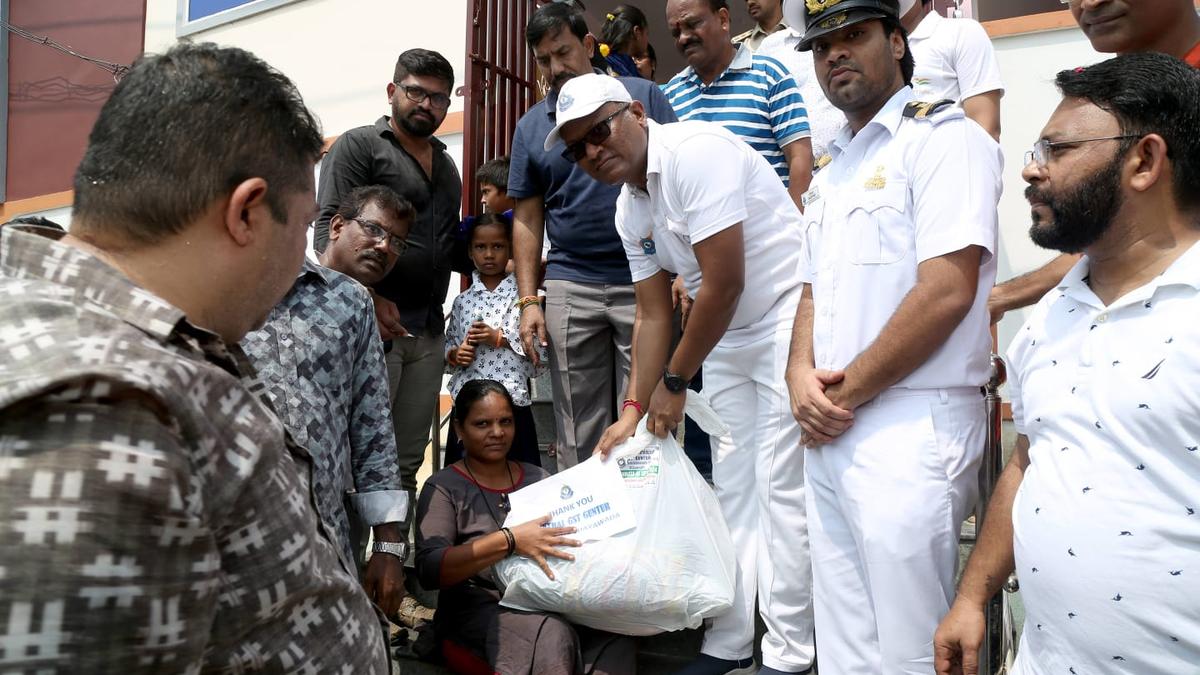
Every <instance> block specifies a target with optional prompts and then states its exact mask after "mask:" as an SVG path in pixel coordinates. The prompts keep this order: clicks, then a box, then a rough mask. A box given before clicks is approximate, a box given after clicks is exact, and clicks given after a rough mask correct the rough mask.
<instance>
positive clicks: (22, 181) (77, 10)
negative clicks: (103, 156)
mask: <svg viewBox="0 0 1200 675" xmlns="http://www.w3.org/2000/svg"><path fill="white" fill-rule="evenodd" d="M145 21H146V5H145V0H36V1H34V0H16V1H13V2H10V3H9V22H10V23H12V24H14V25H16V26H20V27H21V28H24V29H26V30H29V31H31V32H33V33H36V34H37V35H43V36H47V37H50V38H52V39H53V40H55V41H57V42H59V43H62V44H64V45H68V46H70V47H71V48H73V49H75V50H76V51H78V52H80V53H82V54H85V55H87V56H91V57H95V58H99V59H104V60H105V61H112V62H115V63H121V64H126V65H128V64H130V63H132V62H133V60H134V59H135V58H137V57H138V56H139V55H140V54H141V53H142V49H143V47H142V46H143V44H144V41H145ZM8 54H9V72H8V77H9V83H8V90H9V99H8V179H7V200H8V201H12V200H15V199H25V198H27V197H35V196H38V195H43V194H48V193H52V192H61V191H63V190H69V189H71V180H72V178H73V177H74V175H75V167H76V166H77V165H78V164H79V159H80V157H82V156H83V150H84V148H85V147H86V145H87V135H88V133H89V132H90V131H91V129H92V124H93V123H94V122H95V121H96V115H97V114H98V113H99V112H100V106H101V105H103V104H104V101H105V100H107V99H108V96H109V94H110V93H111V92H112V88H113V86H114V84H115V83H114V82H113V78H112V75H110V74H109V73H107V72H105V71H104V70H101V69H100V68H98V67H96V66H95V65H92V64H91V63H88V62H86V61H82V60H80V59H78V58H75V57H72V56H68V55H66V54H63V53H61V52H58V51H56V50H54V49H52V48H50V47H47V46H44V45H40V44H36V43H33V42H29V41H27V40H24V39H22V38H20V37H18V36H16V35H13V34H10V35H9V51H8Z"/></svg>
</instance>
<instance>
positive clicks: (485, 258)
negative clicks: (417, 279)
mask: <svg viewBox="0 0 1200 675" xmlns="http://www.w3.org/2000/svg"><path fill="white" fill-rule="evenodd" d="M466 236H467V244H468V247H467V251H468V255H469V256H470V258H471V262H473V263H474V264H475V272H473V273H472V275H471V276H472V281H473V283H472V284H471V286H470V288H468V289H467V290H465V291H463V292H462V293H461V294H460V295H459V296H458V297H457V298H455V299H454V308H453V309H452V310H451V311H450V323H449V325H448V326H446V347H445V353H446V365H447V369H446V370H447V372H448V373H449V374H450V384H449V386H448V388H449V390H450V396H451V397H453V398H457V397H458V392H459V390H461V389H462V387H463V385H465V384H466V383H467V382H470V381H471V380H479V379H486V380H496V381H497V382H500V383H501V384H503V385H504V387H505V388H506V389H508V393H509V394H511V395H512V397H513V403H515V405H514V406H513V418H514V419H513V423H514V426H515V435H514V438H513V444H512V450H511V451H510V452H509V455H508V456H509V458H510V459H513V460H516V461H518V462H528V463H530V464H534V465H537V466H541V454H540V453H539V451H538V440H537V430H536V429H535V427H534V422H533V411H532V410H531V408H530V404H531V402H532V401H531V400H530V398H529V378H530V377H533V376H534V367H533V362H532V361H530V360H529V359H528V358H527V357H526V356H525V352H524V348H523V347H522V345H521V336H520V324H521V309H522V308H521V307H519V306H518V303H517V280H516V277H514V276H513V275H512V273H510V272H506V271H505V266H506V265H507V264H508V261H509V257H510V256H511V252H512V220H510V219H509V218H508V217H507V216H505V215H503V214H500V213H485V214H483V215H481V216H479V217H478V218H476V219H474V222H473V223H472V224H471V228H470V230H468V231H467V233H466ZM545 359H546V355H544V354H543V355H542V361H545ZM461 457H462V444H461V443H459V441H458V436H457V434H455V433H454V428H453V426H451V429H450V436H449V438H448V442H447V443H446V457H445V464H444V465H445V466H449V465H450V464H451V463H452V462H455V461H458V459H459V458H461Z"/></svg>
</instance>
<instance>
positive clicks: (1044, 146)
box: [1024, 134, 1142, 170]
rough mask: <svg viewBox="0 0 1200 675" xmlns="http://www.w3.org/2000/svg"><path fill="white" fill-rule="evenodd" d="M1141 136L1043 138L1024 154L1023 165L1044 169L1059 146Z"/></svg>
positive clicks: (1139, 136) (1140, 135) (1138, 136)
mask: <svg viewBox="0 0 1200 675" xmlns="http://www.w3.org/2000/svg"><path fill="white" fill-rule="evenodd" d="M1141 137H1142V134H1120V135H1117V136H1100V137H1098V138H1077V139H1074V140H1069V141H1051V140H1048V139H1045V138H1043V139H1042V140H1040V141H1038V142H1037V143H1034V144H1033V149H1032V150H1030V151H1028V152H1026V153H1025V164H1024V166H1029V163H1030V162H1036V163H1037V166H1038V168H1039V169H1043V170H1044V169H1045V168H1046V165H1047V164H1049V163H1050V158H1051V157H1052V156H1053V155H1054V149H1055V148H1057V147H1058V146H1060V145H1078V144H1080V143H1095V142H1097V141H1120V140H1124V139H1126V138H1141Z"/></svg>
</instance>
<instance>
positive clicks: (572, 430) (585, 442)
mask: <svg viewBox="0 0 1200 675" xmlns="http://www.w3.org/2000/svg"><path fill="white" fill-rule="evenodd" d="M525 39H526V42H527V43H528V44H529V48H530V49H531V50H533V54H534V57H535V58H536V60H537V64H538V67H539V68H540V69H541V70H542V72H543V73H544V74H545V75H546V76H547V77H548V78H549V79H550V91H549V93H548V94H547V95H546V98H545V99H543V100H542V101H539V102H538V103H537V104H536V105H534V106H533V107H532V108H530V110H529V112H527V113H525V115H524V116H523V117H522V118H521V120H520V121H519V122H518V123H517V131H516V135H515V136H514V137H513V145H512V161H511V165H510V167H509V176H508V194H509V196H511V197H513V198H515V199H516V200H517V206H516V209H514V212H513V214H514V218H513V221H514V223H513V252H514V258H515V261H514V262H515V266H516V275H517V287H518V289H519V293H520V297H521V298H526V297H530V296H535V295H536V294H537V288H538V273H539V272H540V265H541V258H542V237H543V236H545V235H549V237H550V253H549V255H548V256H547V266H546V309H545V313H544V314H543V312H542V308H541V307H540V306H539V305H538V304H536V303H532V304H526V305H524V307H523V308H522V313H521V339H522V341H523V342H524V343H525V353H526V354H536V353H537V350H536V349H534V347H533V343H534V341H535V340H537V341H540V342H541V344H548V346H549V353H550V372H551V383H552V386H553V391H554V413H555V420H556V424H557V432H558V448H559V453H558V465H559V468H560V469H565V468H568V467H571V466H574V465H575V464H577V463H578V462H579V461H581V460H584V459H587V458H588V457H589V456H591V454H592V450H593V449H594V448H595V447H596V444H597V443H599V441H600V436H601V435H602V434H603V433H604V430H605V429H606V428H608V426H609V425H610V424H612V423H613V421H615V419H616V417H615V414H614V413H615V412H616V408H617V406H616V403H617V396H618V394H619V392H623V391H624V390H625V379H626V378H627V377H628V376H629V345H630V342H631V341H632V339H633V316H634V306H635V300H634V295H633V284H632V281H631V279H630V276H629V262H628V260H627V259H626V258H625V250H624V248H622V246H621V240H620V238H619V237H618V236H617V231H616V227H615V225H614V217H615V214H616V204H617V195H618V194H620V187H619V186H611V185H604V184H603V183H599V182H597V181H595V180H593V179H592V178H591V177H590V176H588V175H587V173H586V172H584V171H583V169H580V168H579V167H578V166H576V165H575V163H574V162H573V161H571V160H569V159H567V158H566V157H564V156H563V150H564V148H563V147H562V146H559V147H556V148H554V149H552V150H549V151H547V150H545V149H544V147H543V145H544V143H545V140H546V135H547V134H548V133H549V132H550V130H551V129H553V128H554V125H555V110H556V109H557V106H558V102H559V101H558V92H559V90H560V89H561V88H562V85H563V84H564V83H566V82H567V80H570V79H571V78H573V77H576V76H578V75H585V74H588V73H591V72H593V69H592V66H591V63H590V58H591V55H592V54H594V53H595V49H596V43H595V38H593V37H592V36H591V35H589V34H588V28H587V23H586V21H585V20H584V17H583V14H582V13H581V12H579V11H578V10H577V9H575V8H573V7H571V6H569V5H567V4H564V3H552V4H549V5H545V6H543V7H542V8H541V9H539V10H537V12H535V13H534V15H533V17H532V18H531V19H530V20H529V25H528V26H527V27H526V30H525ZM618 79H620V81H621V82H622V83H623V84H624V85H625V88H626V89H628V90H629V93H630V95H631V96H632V97H633V98H634V100H637V101H641V102H642V105H643V106H645V108H646V112H647V114H649V116H650V117H651V118H652V119H654V120H655V121H657V122H660V123H667V122H674V121H676V118H675V113H674V112H673V111H672V110H671V104H670V103H669V102H668V101H667V99H666V97H665V96H663V94H662V92H661V91H660V90H659V88H658V86H657V85H655V84H654V83H653V82H650V81H649V80H643V79H641V78H624V77H622V78H618Z"/></svg>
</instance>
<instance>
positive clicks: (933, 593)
mask: <svg viewBox="0 0 1200 675" xmlns="http://www.w3.org/2000/svg"><path fill="white" fill-rule="evenodd" d="M897 10H898V5H897V2H896V1H895V0H806V3H805V34H804V39H803V41H802V42H801V44H800V47H801V48H804V49H811V50H812V53H813V59H814V63H815V69H816V73H817V78H818V80H819V81H820V83H821V86H822V87H823V88H824V90H825V92H826V95H827V96H828V97H829V100H830V102H832V103H833V104H834V105H835V106H837V107H838V108H839V109H841V110H842V111H843V112H845V113H846V119H847V126H846V127H844V128H843V129H842V131H841V134H840V135H839V136H838V137H837V139H836V140H835V141H834V142H833V145H832V147H831V155H832V161H831V163H830V164H829V165H828V166H827V167H826V168H825V169H823V170H822V171H821V172H819V173H818V174H817V177H816V179H815V180H814V181H813V184H812V187H811V188H810V191H809V192H808V193H807V194H806V195H805V198H804V204H805V211H804V225H803V227H804V236H805V238H806V246H805V247H804V249H803V250H804V258H805V263H804V264H803V265H801V267H802V269H808V270H810V272H811V276H810V277H809V279H808V280H807V281H808V283H807V284H806V285H805V286H804V289H803V293H802V297H801V300H800V303H799V306H798V309H797V312H796V320H795V328H794V333H793V341H792V347H791V355H790V359H789V365H788V373H787V383H788V387H789V391H790V393H791V398H792V406H793V411H794V413H795V415H796V418H797V419H798V420H799V421H800V424H801V426H802V427H803V429H804V440H805V443H806V446H807V453H806V455H805V473H806V491H807V498H808V509H807V513H808V518H809V533H810V539H811V543H812V556H813V574H814V607H815V610H816V622H817V625H818V626H820V630H819V631H818V633H817V638H818V641H819V642H818V651H819V652H820V654H821V672H822V675H839V674H843V673H853V674H855V675H881V674H882V675H893V674H898V673H906V674H907V673H922V674H926V673H932V672H933V644H932V637H933V632H934V630H935V629H936V627H937V625H938V621H939V620H940V619H941V617H942V616H943V615H944V614H945V613H946V611H947V610H948V608H949V607H950V603H951V601H952V600H953V599H954V573H955V567H956V564H957V562H958V533H959V526H960V524H961V523H962V521H963V520H964V519H965V518H966V517H967V516H968V515H969V514H970V512H971V509H972V508H973V507H974V506H975V502H976V500H977V488H976V484H977V473H978V468H979V463H980V457H981V455H982V451H983V446H984V438H985V427H986V416H985V410H984V402H983V396H982V394H981V386H982V385H983V384H984V383H985V382H986V380H987V379H988V376H989V353H990V349H991V336H990V333H989V324H988V316H987V307H986V300H987V294H988V291H989V290H990V289H991V287H992V283H993V281H994V279H995V274H996V266H995V260H994V253H995V250H996V203H997V200H998V199H999V194H1000V185H1001V184H1000V172H1001V164H1002V160H1001V156H1000V150H999V147H998V146H997V144H996V143H995V142H994V141H993V140H992V139H991V138H990V137H989V136H988V134H987V133H986V132H985V131H984V130H983V129H982V128H981V127H980V126H979V125H978V124H976V123H975V122H973V121H971V120H968V119H966V118H965V117H964V114H963V111H962V109H961V108H958V107H955V106H953V105H950V104H948V103H947V104H945V105H942V106H938V105H935V104H931V103H920V102H917V101H915V100H914V95H913V91H912V89H911V87H910V86H909V85H910V83H911V80H912V72H913V60H912V56H911V54H910V52H909V50H908V46H907V39H906V34H905V32H904V29H903V27H901V25H900V23H899V19H898V13H897Z"/></svg>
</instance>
